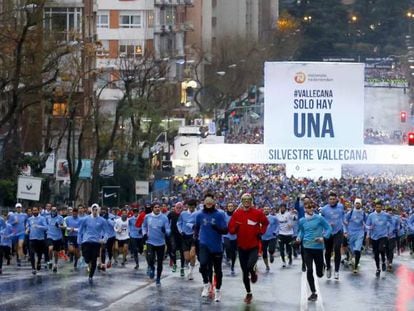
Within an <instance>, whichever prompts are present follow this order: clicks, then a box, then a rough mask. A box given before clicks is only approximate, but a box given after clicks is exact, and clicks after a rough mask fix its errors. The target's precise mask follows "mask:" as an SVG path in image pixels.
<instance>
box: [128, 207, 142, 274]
mask: <svg viewBox="0 0 414 311" xmlns="http://www.w3.org/2000/svg"><path fill="white" fill-rule="evenodd" d="M132 212H133V214H132V217H130V218H129V219H128V227H129V238H130V239H129V243H130V244H129V245H130V249H131V254H132V256H133V257H134V261H135V267H134V269H135V270H138V268H139V259H138V253H139V254H142V252H143V240H142V229H141V228H138V227H136V226H135V224H136V222H137V219H138V213H139V209H138V208H134V209H133V210H132Z"/></svg>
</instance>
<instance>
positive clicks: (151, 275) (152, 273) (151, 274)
mask: <svg viewBox="0 0 414 311" xmlns="http://www.w3.org/2000/svg"><path fill="white" fill-rule="evenodd" d="M154 277H155V268H151V269H150V271H149V278H150V279H153V278H154Z"/></svg>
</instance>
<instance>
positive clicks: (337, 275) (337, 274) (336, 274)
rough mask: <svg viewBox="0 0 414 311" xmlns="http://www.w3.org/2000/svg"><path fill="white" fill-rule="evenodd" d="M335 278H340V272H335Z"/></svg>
mask: <svg viewBox="0 0 414 311" xmlns="http://www.w3.org/2000/svg"><path fill="white" fill-rule="evenodd" d="M334 279H335V280H339V272H336V271H335V272H334Z"/></svg>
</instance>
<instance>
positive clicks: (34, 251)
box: [30, 240, 46, 270]
mask: <svg viewBox="0 0 414 311" xmlns="http://www.w3.org/2000/svg"><path fill="white" fill-rule="evenodd" d="M45 248H46V242H45V240H30V263H31V265H32V269H33V270H34V269H35V255H37V265H38V266H40V263H41V262H40V261H41V260H42V254H44V251H45Z"/></svg>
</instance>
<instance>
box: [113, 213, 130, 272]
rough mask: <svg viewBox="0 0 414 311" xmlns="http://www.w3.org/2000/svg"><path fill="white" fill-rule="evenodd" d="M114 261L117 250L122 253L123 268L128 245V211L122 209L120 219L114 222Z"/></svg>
mask: <svg viewBox="0 0 414 311" xmlns="http://www.w3.org/2000/svg"><path fill="white" fill-rule="evenodd" d="M114 229H115V235H116V236H115V261H116V258H117V257H118V254H119V250H121V251H122V263H121V265H122V266H125V263H126V261H127V254H128V243H129V225H128V211H127V210H126V209H125V208H123V209H122V211H121V217H120V218H117V219H116V220H115V224H114Z"/></svg>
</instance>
